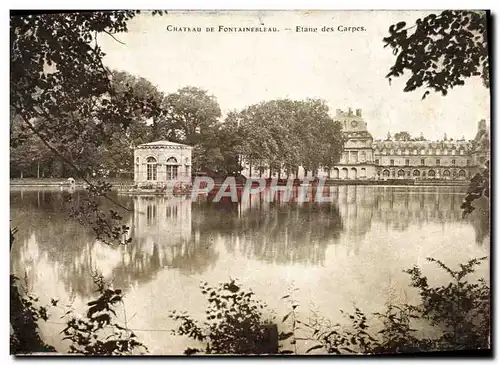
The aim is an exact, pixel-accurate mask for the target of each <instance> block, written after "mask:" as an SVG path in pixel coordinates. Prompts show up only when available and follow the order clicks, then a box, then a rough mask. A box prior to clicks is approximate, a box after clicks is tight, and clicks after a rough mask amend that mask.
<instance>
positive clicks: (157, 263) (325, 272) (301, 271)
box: [10, 186, 489, 354]
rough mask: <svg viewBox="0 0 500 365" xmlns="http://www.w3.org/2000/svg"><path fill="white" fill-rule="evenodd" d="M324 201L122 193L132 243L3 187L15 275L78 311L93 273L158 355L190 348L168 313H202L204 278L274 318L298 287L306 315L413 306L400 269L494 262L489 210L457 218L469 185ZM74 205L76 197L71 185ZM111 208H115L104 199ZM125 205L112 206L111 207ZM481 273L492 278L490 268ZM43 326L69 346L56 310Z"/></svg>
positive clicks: (55, 197) (345, 191)
mask: <svg viewBox="0 0 500 365" xmlns="http://www.w3.org/2000/svg"><path fill="white" fill-rule="evenodd" d="M330 189H331V190H330V193H331V196H332V197H333V198H334V199H333V200H334V201H333V202H330V203H307V202H305V203H293V202H289V203H283V202H273V203H271V202H268V201H266V200H265V199H263V198H262V196H258V195H257V196H253V197H252V199H251V200H249V201H245V202H242V203H232V202H227V201H221V202H218V203H213V202H210V201H208V200H207V199H205V198H202V197H201V198H199V199H198V200H196V201H191V200H188V199H186V200H182V201H179V200H173V199H167V198H164V197H146V196H135V197H125V196H117V197H116V199H118V200H119V202H120V203H121V204H123V205H125V206H127V207H128V208H129V210H130V211H120V213H121V215H122V216H123V217H124V220H123V222H124V223H125V224H128V225H129V226H130V227H131V232H130V235H131V238H132V242H131V243H130V244H129V245H127V246H118V247H110V246H107V245H104V244H103V243H100V242H96V240H95V238H94V234H93V232H92V230H91V229H90V228H89V227H85V226H82V225H80V224H79V223H78V222H75V221H73V220H70V219H68V212H67V204H66V203H65V198H64V195H65V194H67V192H64V191H61V190H52V189H40V190H34V189H20V188H19V189H15V188H12V189H11V193H10V199H11V225H12V226H13V227H18V229H19V232H18V233H17V235H16V241H15V244H14V247H13V249H12V253H11V272H13V273H15V274H17V275H18V276H19V277H21V278H24V279H25V281H26V284H27V286H28V288H29V289H30V291H31V292H32V293H33V294H35V295H37V296H38V297H39V298H40V302H41V303H50V300H51V298H57V299H59V302H60V303H63V304H72V306H73V307H74V308H75V309H76V310H77V311H80V312H83V311H84V310H85V304H86V303H87V302H88V301H89V300H91V298H94V297H95V286H94V284H93V281H92V273H93V272H95V271H96V270H97V271H99V272H101V273H102V274H103V275H104V277H105V278H106V279H107V280H111V281H112V282H113V286H114V287H115V288H120V289H123V290H124V292H125V312H124V313H123V314H122V313H119V315H120V316H123V315H126V317H127V324H128V327H129V328H131V329H134V330H135V332H136V334H137V335H138V337H139V339H140V340H141V341H142V342H143V343H145V344H146V345H147V347H148V349H149V352H150V353H152V354H182V352H183V350H184V349H185V348H186V347H188V346H192V345H193V342H192V341H190V340H187V339H185V338H182V337H176V336H172V335H171V333H170V330H171V329H172V328H174V326H175V323H174V322H173V321H172V320H171V319H169V317H168V313H169V311H170V310H173V309H177V310H179V309H182V310H186V311H188V312H189V313H191V314H192V315H193V316H194V317H195V318H202V317H203V314H204V310H205V301H204V297H203V295H202V294H201V291H200V283H201V282H202V281H206V282H208V283H209V284H213V285H215V284H217V283H220V282H224V281H229V280H230V279H237V280H238V281H239V282H240V283H241V285H243V286H244V287H245V288H251V289H252V290H253V291H254V292H255V293H256V298H258V299H260V300H262V301H264V302H266V303H267V305H268V308H270V311H271V312H272V313H271V314H274V315H275V316H276V318H277V319H278V320H281V318H282V317H283V315H284V314H285V313H286V311H287V307H286V303H285V302H284V301H283V300H282V299H281V297H282V296H284V295H285V294H287V291H288V288H289V287H290V286H293V287H295V288H297V291H296V292H295V297H296V299H297V300H298V301H299V302H300V303H301V307H300V314H301V315H302V316H304V318H307V316H308V315H309V313H310V310H314V311H317V312H319V313H321V314H322V315H324V316H325V317H327V318H330V319H332V320H334V321H335V320H338V319H339V318H340V317H341V314H340V309H343V310H345V311H352V310H353V307H354V305H355V306H358V307H360V308H361V309H362V310H364V311H365V312H367V313H370V312H374V311H378V310H380V309H381V308H383V307H384V305H385V304H386V303H387V302H388V301H389V300H396V301H412V300H414V299H415V298H416V295H417V294H416V292H415V291H413V289H411V288H409V286H408V283H409V279H408V275H407V274H405V273H403V270H404V269H407V268H410V267H412V266H413V265H419V266H421V267H422V270H423V272H424V274H427V275H428V276H429V279H430V282H431V284H433V283H439V282H444V281H445V280H447V279H448V278H447V277H446V274H445V273H443V272H442V271H440V270H438V269H436V266H435V264H432V263H429V262H427V261H426V257H434V258H436V259H440V260H443V261H444V262H445V263H447V264H448V265H450V266H452V267H456V266H457V265H458V264H459V263H462V262H465V261H467V260H469V259H471V258H474V257H482V256H489V236H488V234H489V229H488V218H487V216H484V215H482V214H483V213H484V211H483V212H482V213H480V212H479V210H478V211H477V212H476V213H474V214H473V216H471V217H470V218H468V219H463V218H462V211H461V209H460V204H461V201H462V199H463V196H464V194H465V188H464V187H402V186H399V187H398V186H392V187H388V186H335V187H331V188H330ZM73 194H74V200H78V199H79V197H80V196H83V192H78V191H76V192H74V193H73ZM103 204H104V205H105V206H106V207H108V208H112V206H111V205H110V203H108V202H104V203H103ZM115 209H117V210H119V209H118V208H115ZM475 275H476V276H478V277H479V276H483V277H489V264H488V263H485V264H483V265H482V266H481V267H480V268H479V270H478V272H477V273H476V274H475ZM54 311H55V312H54V314H53V315H52V316H51V319H50V321H49V323H41V329H42V333H43V336H44V339H45V340H46V341H47V342H48V343H50V344H51V345H53V346H55V347H56V349H57V350H58V351H65V350H66V349H67V347H68V343H67V341H62V340H61V338H62V336H61V335H60V334H59V332H60V331H61V330H62V329H63V328H64V327H63V324H62V320H61V319H60V316H61V315H62V314H61V313H60V312H57V311H56V309H54Z"/></svg>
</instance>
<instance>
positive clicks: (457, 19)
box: [383, 10, 490, 98]
mask: <svg viewBox="0 0 500 365" xmlns="http://www.w3.org/2000/svg"><path fill="white" fill-rule="evenodd" d="M389 33H390V35H389V36H387V37H385V38H384V39H383V40H384V42H385V47H387V46H389V47H390V48H392V51H393V53H394V55H396V56H397V57H396V61H395V63H394V65H393V66H392V67H391V68H390V71H389V73H388V74H387V76H386V77H387V78H388V79H389V82H390V81H391V79H392V78H393V77H400V76H402V75H403V74H404V72H405V71H409V73H410V78H409V79H408V80H407V82H406V86H405V88H404V91H405V92H408V91H413V90H415V89H417V88H420V87H423V88H425V89H427V90H426V91H425V93H424V95H423V98H425V97H426V96H427V95H428V94H429V93H430V91H431V90H432V91H435V92H441V93H442V94H443V95H446V94H447V93H448V91H449V90H450V89H451V88H453V87H455V86H458V85H464V84H465V79H467V78H470V77H473V76H479V77H481V78H482V80H483V84H484V85H485V87H488V88H489V85H490V75H489V59H488V35H487V13H486V12H484V11H466V10H445V11H443V12H441V13H440V14H439V15H436V14H429V15H428V16H426V17H424V18H422V19H417V21H416V22H415V24H414V25H412V26H409V27H407V25H406V23H405V22H399V23H397V24H395V25H391V26H390V27H389Z"/></svg>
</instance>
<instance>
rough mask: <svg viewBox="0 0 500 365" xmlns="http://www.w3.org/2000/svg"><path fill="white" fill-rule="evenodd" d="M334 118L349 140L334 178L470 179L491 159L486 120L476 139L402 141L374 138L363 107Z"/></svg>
mask: <svg viewBox="0 0 500 365" xmlns="http://www.w3.org/2000/svg"><path fill="white" fill-rule="evenodd" d="M335 119H336V120H339V121H340V122H341V123H342V125H343V131H344V135H345V138H346V141H345V145H344V152H343V153H342V157H341V159H340V163H339V164H338V166H335V168H334V169H333V171H332V172H331V174H330V175H331V177H332V178H334V179H367V178H371V179H384V180H388V179H442V180H468V179H470V178H471V177H472V176H473V175H474V174H475V173H476V172H478V171H479V169H481V168H482V166H483V164H484V163H485V162H486V161H487V160H489V130H488V128H487V125H486V121H485V120H481V121H479V123H478V132H477V134H476V137H475V138H474V139H473V140H468V141H467V140H465V139H462V140H453V139H447V138H446V137H445V138H444V139H443V140H441V141H428V140H410V141H402V140H395V139H389V138H388V139H387V140H373V138H372V136H371V134H370V133H369V132H368V130H367V125H366V122H365V121H364V119H363V116H362V113H361V110H360V109H358V110H356V113H353V112H352V110H351V109H349V110H348V111H347V112H343V111H342V110H340V109H338V110H337V112H336V115H335ZM324 173H325V172H323V174H324Z"/></svg>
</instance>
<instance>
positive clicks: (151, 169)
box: [146, 157, 158, 181]
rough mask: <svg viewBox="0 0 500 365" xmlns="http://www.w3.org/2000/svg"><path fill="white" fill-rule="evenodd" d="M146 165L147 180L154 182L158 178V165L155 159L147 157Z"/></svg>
mask: <svg viewBox="0 0 500 365" xmlns="http://www.w3.org/2000/svg"><path fill="white" fill-rule="evenodd" d="M146 164H147V169H146V172H147V180H149V181H156V180H157V178H158V163H157V161H156V158H154V157H148V158H147V159H146Z"/></svg>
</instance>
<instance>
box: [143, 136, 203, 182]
mask: <svg viewBox="0 0 500 365" xmlns="http://www.w3.org/2000/svg"><path fill="white" fill-rule="evenodd" d="M192 149H193V147H191V146H187V145H184V144H181V143H175V142H170V141H156V142H151V143H144V144H141V145H139V146H137V147H136V148H135V150H134V182H135V184H137V185H138V186H139V187H143V186H148V185H152V186H153V187H161V186H167V185H168V184H172V185H174V184H176V183H178V182H184V183H188V184H189V183H191V154H192Z"/></svg>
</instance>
